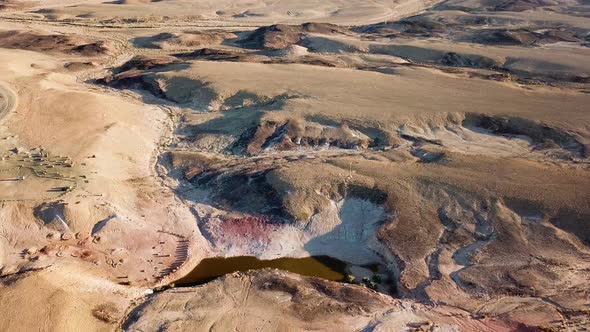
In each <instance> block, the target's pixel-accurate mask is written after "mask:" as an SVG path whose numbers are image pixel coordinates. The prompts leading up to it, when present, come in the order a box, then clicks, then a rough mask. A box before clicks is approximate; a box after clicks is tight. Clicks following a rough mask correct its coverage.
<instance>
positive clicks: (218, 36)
mask: <svg viewBox="0 0 590 332" xmlns="http://www.w3.org/2000/svg"><path fill="white" fill-rule="evenodd" d="M235 37H236V35H235V34H233V33H230V32H224V31H207V32H192V31H188V32H181V33H168V32H164V33H161V34H158V35H155V36H152V37H141V38H136V39H135V42H136V43H137V44H139V45H142V46H144V47H149V48H158V49H165V50H175V49H183V48H200V47H205V46H214V45H219V44H221V43H222V42H224V41H225V40H227V39H231V38H235Z"/></svg>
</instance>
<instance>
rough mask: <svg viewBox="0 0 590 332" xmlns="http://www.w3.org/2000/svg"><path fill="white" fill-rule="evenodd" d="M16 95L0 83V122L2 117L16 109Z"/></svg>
mask: <svg viewBox="0 0 590 332" xmlns="http://www.w3.org/2000/svg"><path fill="white" fill-rule="evenodd" d="M16 102H17V97H16V93H14V92H13V91H12V90H10V89H9V88H8V87H7V86H6V85H5V84H3V83H2V82H0V122H1V121H2V119H4V117H5V116H6V115H7V114H8V113H10V112H11V111H12V110H14V109H15V108H16Z"/></svg>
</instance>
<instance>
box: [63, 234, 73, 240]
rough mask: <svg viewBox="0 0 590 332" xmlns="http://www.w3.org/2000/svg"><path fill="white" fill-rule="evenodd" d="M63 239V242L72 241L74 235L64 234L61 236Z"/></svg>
mask: <svg viewBox="0 0 590 332" xmlns="http://www.w3.org/2000/svg"><path fill="white" fill-rule="evenodd" d="M61 239H62V240H63V241H67V240H71V239H72V234H70V233H62V234H61Z"/></svg>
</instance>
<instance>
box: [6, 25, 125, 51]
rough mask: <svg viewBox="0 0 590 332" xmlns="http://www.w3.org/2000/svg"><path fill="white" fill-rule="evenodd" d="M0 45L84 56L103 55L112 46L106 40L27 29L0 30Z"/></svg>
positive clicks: (110, 49)
mask: <svg viewBox="0 0 590 332" xmlns="http://www.w3.org/2000/svg"><path fill="white" fill-rule="evenodd" d="M0 47H3V48H13V49H22V50H30V51H39V52H58V53H64V54H71V55H82V56H86V57H97V56H104V55H109V54H111V53H112V52H113V47H112V46H111V44H110V43H109V42H106V41H90V40H88V39H86V38H83V37H79V36H76V35H60V34H54V35H48V34H41V33H37V32H28V31H3V32H0Z"/></svg>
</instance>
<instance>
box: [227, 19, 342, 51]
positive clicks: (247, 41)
mask: <svg viewBox="0 0 590 332" xmlns="http://www.w3.org/2000/svg"><path fill="white" fill-rule="evenodd" d="M306 33H317V34H345V33H347V30H346V29H345V28H342V27H339V26H336V25H332V24H320V23H304V24H301V25H284V24H277V25H271V26H266V27H261V28H258V29H256V30H254V31H252V32H251V33H249V34H248V35H247V36H246V38H243V39H241V40H239V41H238V43H239V44H240V45H242V46H244V47H247V48H255V49H281V48H285V47H288V46H291V45H295V44H298V43H299V42H301V41H302V40H303V37H304V34H306Z"/></svg>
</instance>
